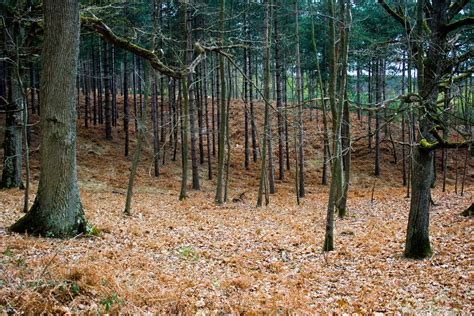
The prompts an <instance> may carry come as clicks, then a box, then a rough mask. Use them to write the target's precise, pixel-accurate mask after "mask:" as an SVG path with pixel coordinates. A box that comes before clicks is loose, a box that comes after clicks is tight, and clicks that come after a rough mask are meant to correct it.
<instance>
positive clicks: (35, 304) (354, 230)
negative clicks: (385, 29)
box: [0, 103, 474, 314]
mask: <svg viewBox="0 0 474 316" xmlns="http://www.w3.org/2000/svg"><path fill="white" fill-rule="evenodd" d="M242 107H243V106H242V105H241V104H240V103H234V104H233V107H232V111H231V118H232V120H231V121H232V122H233V125H232V129H231V134H232V136H231V137H232V139H233V140H235V144H233V146H232V148H233V155H232V164H231V176H230V183H229V197H230V200H231V201H232V199H233V198H236V197H240V196H241V199H236V201H233V202H228V203H226V204H224V205H222V206H216V205H215V204H214V190H215V180H212V181H209V180H207V179H206V177H207V164H206V163H204V164H202V165H201V167H200V169H201V187H202V188H201V190H200V191H191V190H190V191H189V194H188V198H187V199H186V200H185V201H182V202H180V201H178V194H179V184H180V183H179V182H180V176H181V171H180V166H179V163H177V162H172V161H170V159H169V158H170V153H169V152H167V161H166V164H165V165H164V166H162V168H161V175H160V177H158V178H155V177H153V176H152V171H153V170H152V159H151V157H152V154H151V150H150V147H151V146H150V144H151V141H149V140H148V144H147V146H146V148H145V152H144V156H143V160H142V162H141V164H140V166H139V171H138V178H137V182H136V185H135V195H134V197H133V204H132V216H125V215H124V214H123V209H124V204H125V192H126V185H127V177H128V173H129V167H130V160H131V157H128V158H125V157H123V132H122V131H121V129H120V128H119V129H116V130H114V140H112V141H106V140H105V137H104V131H103V128H101V127H100V128H99V127H95V128H88V129H85V128H84V127H82V122H81V123H80V124H79V125H80V127H79V130H78V134H79V138H78V178H79V184H80V187H81V197H82V202H83V206H84V210H85V213H86V216H87V219H88V220H89V221H90V223H91V224H93V225H94V226H95V227H97V229H98V230H100V234H99V235H98V236H78V237H77V238H74V239H70V240H58V239H51V238H36V237H30V236H25V235H18V234H11V233H10V232H8V226H9V225H11V224H12V223H14V222H15V220H17V219H18V218H20V217H21V216H22V211H21V210H22V207H21V206H22V198H23V191H21V190H16V189H13V190H4V191H0V210H1V211H0V251H1V254H0V310H2V312H3V313H6V312H15V313H20V312H29V313H34V314H37V313H41V312H48V313H91V314H95V313H106V312H109V313H117V312H121V313H145V312H159V313H184V314H191V313H196V312H198V313H212V314H216V313H217V314H219V313H221V312H224V313H233V314H239V313H246V314H269V313H272V314H281V313H283V314H286V313H293V314H294V313H297V314H307V313H315V312H337V313H342V312H347V313H354V312H356V313H370V312H403V313H422V312H432V313H444V312H465V313H472V312H474V301H473V297H474V271H473V267H474V239H473V236H474V225H473V222H472V219H470V218H466V217H463V216H461V215H460V212H461V211H462V210H463V209H465V208H466V207H467V206H468V205H470V203H472V201H473V188H474V181H473V178H474V173H473V170H474V168H473V161H472V159H470V160H469V161H468V160H466V161H468V164H467V167H468V171H467V173H466V181H465V188H464V196H460V195H459V194H456V193H454V178H455V177H456V176H455V174H456V170H458V179H459V181H458V191H459V190H460V186H461V184H460V181H461V180H460V179H461V178H462V174H463V168H462V167H463V164H464V161H465V157H466V156H465V153H464V152H457V153H454V152H453V154H452V155H451V158H450V162H449V165H450V169H449V172H448V186H447V192H444V193H443V192H441V189H440V188H441V176H440V175H441V174H440V173H439V174H438V184H437V187H436V188H435V189H434V191H433V200H434V202H435V203H436V205H435V206H434V207H433V208H432V210H431V213H430V223H431V225H430V235H431V242H432V246H433V249H434V254H433V256H432V257H431V258H429V259H426V260H422V261H419V260H409V259H405V258H404V257H403V248H404V241H405V233H406V224H407V217H408V210H409V199H408V198H405V196H406V188H404V187H403V186H402V185H401V179H402V178H401V163H400V161H398V163H397V164H395V163H393V161H392V162H391V161H390V160H393V158H392V156H393V155H392V152H391V146H390V144H389V142H383V146H382V155H383V156H382V157H383V163H382V175H381V176H380V177H373V176H372V174H373V153H371V152H368V151H367V142H366V140H364V141H361V142H358V143H355V144H354V153H353V170H352V172H353V174H352V179H351V187H350V194H349V201H348V207H349V216H348V217H347V218H344V219H336V223H335V227H336V229H335V250H334V251H332V252H329V253H324V252H322V251H321V249H322V244H323V239H324V229H325V218H326V203H327V195H328V187H327V186H322V185H320V184H319V182H320V181H321V180H320V179H321V163H322V154H321V142H322V141H321V139H322V136H321V126H320V124H319V125H318V124H315V122H314V121H313V122H309V121H308V122H305V128H306V135H307V138H306V139H307V144H308V145H307V146H306V152H305V155H306V164H305V168H306V173H305V174H306V182H307V188H306V189H307V194H306V197H305V198H303V199H302V200H301V204H300V205H297V204H296V199H295V194H294V187H293V182H294V179H293V177H292V172H291V171H288V172H287V174H286V178H285V179H286V180H283V181H277V194H273V195H271V196H270V204H269V205H268V206H265V207H262V208H255V203H256V190H257V184H258V167H259V164H257V163H252V164H251V167H250V169H249V170H245V169H244V168H243V146H242V142H243V131H242V128H241V126H243V125H242V120H241V119H240V117H241V116H243V111H242ZM364 122H366V119H365V118H364ZM131 126H132V130H133V124H132V125H131ZM363 126H364V125H363V124H362V123H361V122H358V121H356V119H354V131H355V132H354V134H355V136H357V134H359V135H361V134H362V133H364V131H365V129H364V127H363ZM393 130H394V133H396V132H397V131H398V129H397V128H395V127H393ZM36 132H37V131H35V137H34V142H36V144H35V143H34V144H33V146H32V148H33V153H32V179H33V180H32V182H33V183H32V189H31V192H32V196H31V200H30V202H33V199H34V193H35V192H36V191H35V190H36V187H37V181H38V176H39V173H38V170H39V161H38V159H39V153H38V151H37V148H38V144H37V135H36ZM133 138H134V133H132V139H133ZM132 145H133V144H132ZM397 146H398V145H397ZM275 147H277V146H275ZM133 149H134V146H132V148H131V153H133ZM35 150H36V151H35ZM168 151H169V150H168ZM397 151H398V154H399V157H398V160H400V149H399V148H398V147H397ZM0 154H1V153H0ZM1 156H3V155H1ZM130 156H131V155H130ZM178 157H179V152H178ZM177 160H178V161H179V158H178V159H177ZM454 166H457V168H454ZM277 174H278V172H277Z"/></svg>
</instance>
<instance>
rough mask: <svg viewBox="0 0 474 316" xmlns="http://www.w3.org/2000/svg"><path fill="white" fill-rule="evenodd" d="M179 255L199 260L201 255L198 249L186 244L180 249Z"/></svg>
mask: <svg viewBox="0 0 474 316" xmlns="http://www.w3.org/2000/svg"><path fill="white" fill-rule="evenodd" d="M178 252H179V255H180V256H181V257H184V258H186V259H191V260H193V261H197V260H199V255H198V254H197V252H196V250H195V249H194V248H193V247H191V246H185V247H182V248H180V249H179V251H178Z"/></svg>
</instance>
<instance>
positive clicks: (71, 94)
mask: <svg viewBox="0 0 474 316" xmlns="http://www.w3.org/2000/svg"><path fill="white" fill-rule="evenodd" d="M43 10H44V29H45V35H44V44H43V53H42V56H43V59H42V60H43V67H42V74H41V87H42V89H41V110H42V117H41V131H42V136H41V168H40V180H39V184H38V192H37V195H36V199H35V202H34V203H33V206H32V207H31V209H30V211H29V212H28V213H27V214H26V215H25V216H24V217H23V218H21V219H20V220H19V221H18V222H16V223H15V224H13V225H12V226H11V227H10V229H11V230H12V231H14V232H28V233H29V234H34V235H43V236H54V237H72V236H75V235H77V234H80V233H85V232H86V229H87V228H86V226H87V225H86V219H85V216H84V212H83V209H82V204H81V200H80V195H79V188H78V184H77V172H76V109H75V100H76V89H75V76H76V73H77V61H78V53H79V30H80V23H79V2H77V1H73V0H45V1H44V2H43Z"/></svg>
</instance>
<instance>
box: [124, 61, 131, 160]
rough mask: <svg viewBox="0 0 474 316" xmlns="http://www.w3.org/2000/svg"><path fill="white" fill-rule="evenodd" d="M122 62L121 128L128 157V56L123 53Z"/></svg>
mask: <svg viewBox="0 0 474 316" xmlns="http://www.w3.org/2000/svg"><path fill="white" fill-rule="evenodd" d="M124 54H125V55H124V62H123V130H124V134H125V157H128V147H129V139H130V136H129V125H130V105H129V103H128V56H127V53H126V52H125V53H124Z"/></svg>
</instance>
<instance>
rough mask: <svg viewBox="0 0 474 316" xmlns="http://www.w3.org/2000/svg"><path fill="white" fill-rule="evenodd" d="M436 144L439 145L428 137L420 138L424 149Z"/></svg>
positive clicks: (431, 147) (429, 148)
mask: <svg viewBox="0 0 474 316" xmlns="http://www.w3.org/2000/svg"><path fill="white" fill-rule="evenodd" d="M436 145H438V143H437V142H434V143H430V142H429V141H428V140H427V139H426V138H423V139H422V140H420V146H421V148H422V149H424V150H431V149H433V148H435V147H436Z"/></svg>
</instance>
